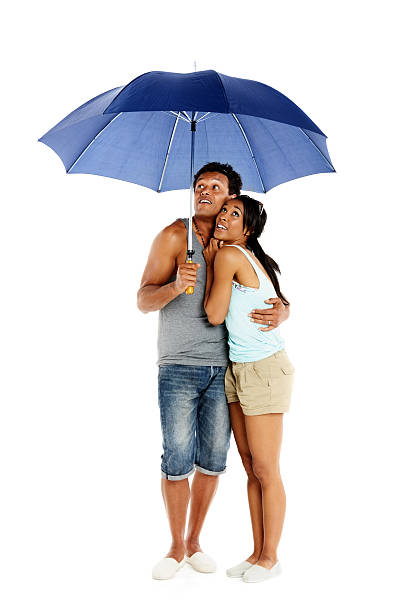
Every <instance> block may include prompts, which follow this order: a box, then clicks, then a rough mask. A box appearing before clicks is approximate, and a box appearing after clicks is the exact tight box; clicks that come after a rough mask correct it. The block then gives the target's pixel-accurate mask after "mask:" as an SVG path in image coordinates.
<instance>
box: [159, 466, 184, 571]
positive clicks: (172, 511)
mask: <svg viewBox="0 0 408 612" xmlns="http://www.w3.org/2000/svg"><path fill="white" fill-rule="evenodd" d="M162 495H163V500H164V505H165V507H166V512H167V517H168V519H169V525H170V531H171V537H172V542H171V546H170V550H169V552H168V553H167V555H166V557H172V558H173V559H176V561H178V562H179V563H180V561H181V560H182V559H184V555H185V552H186V547H185V544H184V531H185V527H186V516H187V507H188V502H189V499H190V485H189V483H188V478H183V480H167V479H166V478H162Z"/></svg>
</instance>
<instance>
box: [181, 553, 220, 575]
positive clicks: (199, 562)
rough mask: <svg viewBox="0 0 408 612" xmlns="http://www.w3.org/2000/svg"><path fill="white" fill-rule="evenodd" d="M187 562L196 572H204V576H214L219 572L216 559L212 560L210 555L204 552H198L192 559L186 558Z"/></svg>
mask: <svg viewBox="0 0 408 612" xmlns="http://www.w3.org/2000/svg"><path fill="white" fill-rule="evenodd" d="M185 559H186V562H187V563H188V564H189V565H191V567H192V568H194V569H195V570H196V572H202V573H203V574H212V573H213V572H216V571H217V566H216V564H215V561H214V559H211V557H209V556H208V555H206V554H205V553H203V552H196V553H194V555H191V557H186V558H185Z"/></svg>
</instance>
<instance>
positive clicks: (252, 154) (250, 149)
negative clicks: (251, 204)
mask: <svg viewBox="0 0 408 612" xmlns="http://www.w3.org/2000/svg"><path fill="white" fill-rule="evenodd" d="M231 114H232V116H233V117H234V119H235V121H236V122H237V123H238V126H239V129H240V130H241V132H242V135H243V137H244V138H245V142H246V143H247V146H248V149H249V152H250V153H251V156H252V161H253V162H254V164H255V168H256V171H257V173H258V176H259V180H260V182H261V185H262V191H263V192H264V193H266V189H265V185H264V182H263V180H262V176H261V173H260V171H259V168H258V164H257V163H256V159H255V155H254V153H253V151H252V147H251V145H250V143H249V140H248V137H247V135H246V134H245V130H244V128H243V127H242V125H241V123H240V121H239V119H238V117H237V116H236V115H235V113H231Z"/></svg>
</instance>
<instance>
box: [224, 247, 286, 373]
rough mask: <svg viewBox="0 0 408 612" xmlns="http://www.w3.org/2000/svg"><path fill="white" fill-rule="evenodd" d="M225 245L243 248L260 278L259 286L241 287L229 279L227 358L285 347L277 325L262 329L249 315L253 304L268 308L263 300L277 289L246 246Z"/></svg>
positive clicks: (260, 356)
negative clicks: (230, 283) (247, 250)
mask: <svg viewBox="0 0 408 612" xmlns="http://www.w3.org/2000/svg"><path fill="white" fill-rule="evenodd" d="M227 246H230V247H235V248H237V249H239V250H240V251H242V252H243V254H244V255H245V257H246V258H247V259H248V261H249V263H250V264H251V265H252V267H253V269H254V270H255V272H256V275H257V277H258V280H259V289H254V288H253V287H244V286H243V285H240V284H239V283H237V282H235V281H232V293H231V302H230V305H229V310H228V314H227V318H226V319H225V324H226V326H227V330H228V344H229V358H230V360H231V361H238V362H241V363H242V362H248V361H258V360H259V359H264V358H265V357H269V355H273V353H276V352H277V351H281V350H282V349H283V348H284V347H285V343H284V341H283V339H282V338H281V335H280V333H279V330H278V329H273V330H271V331H268V332H262V331H260V329H259V328H260V327H266V325H260V324H259V323H253V322H252V321H251V320H250V318H249V316H248V315H249V313H250V312H251V310H252V309H254V308H257V309H258V308H268V307H269V306H268V304H265V301H264V300H267V299H268V298H271V297H277V295H276V291H275V288H274V286H273V284H272V281H271V280H270V279H269V277H267V276H265V274H264V272H263V271H262V270H261V268H260V267H259V266H257V264H256V263H255V262H254V260H253V259H252V257H250V256H249V255H248V253H247V252H246V251H245V249H243V248H242V247H240V246H238V245H237V244H229V245H224V247H223V248H225V247H227Z"/></svg>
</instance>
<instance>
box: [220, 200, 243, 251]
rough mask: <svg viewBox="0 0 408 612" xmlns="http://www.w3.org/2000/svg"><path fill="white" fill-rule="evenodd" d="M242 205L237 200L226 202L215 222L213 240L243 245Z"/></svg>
mask: <svg viewBox="0 0 408 612" xmlns="http://www.w3.org/2000/svg"><path fill="white" fill-rule="evenodd" d="M244 234H245V233H244V205H243V204H242V202H241V201H240V200H238V199H236V200H235V199H234V200H228V201H227V202H225V204H224V205H223V206H222V208H221V210H220V212H219V213H218V215H217V218H216V220H215V229H214V238H216V239H217V240H223V241H224V242H231V243H238V242H239V243H244V242H246V236H245V235H244Z"/></svg>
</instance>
